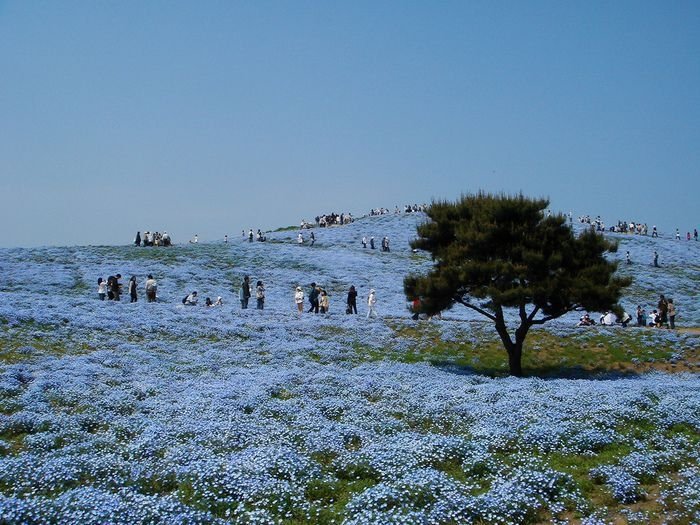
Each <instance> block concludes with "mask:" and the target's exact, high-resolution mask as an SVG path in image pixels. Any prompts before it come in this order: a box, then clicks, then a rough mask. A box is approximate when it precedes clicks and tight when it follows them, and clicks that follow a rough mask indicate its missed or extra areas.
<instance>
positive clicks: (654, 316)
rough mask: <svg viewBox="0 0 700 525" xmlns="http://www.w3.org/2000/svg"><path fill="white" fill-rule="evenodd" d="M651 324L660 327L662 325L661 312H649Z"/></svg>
mask: <svg viewBox="0 0 700 525" xmlns="http://www.w3.org/2000/svg"><path fill="white" fill-rule="evenodd" d="M649 326H653V327H656V328H659V327H660V326H661V317H659V312H657V311H656V310H652V312H651V313H650V314H649Z"/></svg>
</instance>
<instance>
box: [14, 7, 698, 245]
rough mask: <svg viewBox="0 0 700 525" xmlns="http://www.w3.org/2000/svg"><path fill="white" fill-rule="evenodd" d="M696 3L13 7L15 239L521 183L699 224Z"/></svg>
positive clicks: (243, 224) (616, 213) (560, 198)
mask: <svg viewBox="0 0 700 525" xmlns="http://www.w3.org/2000/svg"><path fill="white" fill-rule="evenodd" d="M698 28H700V2H697V1H690V2H684V1H674V2H662V1H658V2H643V1H633V2H624V1H617V2H588V1H586V2H559V1H549V2H539V1H533V2H520V1H512V2H497V1H484V2H465V1H457V2H428V1H425V2H411V1H396V2H382V1H376V0H372V1H366V2H365V1H352V2H344V3H337V2H328V1H322V2H321V1H319V2H303V1H293V2H287V1H280V2H274V1H265V0H262V1H251V2H234V1H221V2H215V1H207V2H173V1H168V2H165V1H163V2H157V1H148V2H142V1H134V2H126V1H120V2H93V1H87V0H86V1H84V2H71V1H65V2H64V1H62V2H38V1H37V2H33V1H10V2H7V1H2V0H0V72H1V73H0V76H1V78H0V219H1V221H2V234H1V235H0V245H2V246H32V245H45V244H55V245H70V244H96V243H100V244H124V243H127V242H130V241H131V239H132V238H133V236H134V235H135V233H136V231H137V230H141V231H143V230H151V231H154V230H159V231H162V230H167V231H169V232H171V233H172V235H173V237H174V239H175V241H176V242H177V241H183V240H186V239H187V238H189V237H191V236H193V235H194V234H195V233H197V234H199V237H200V239H202V240H214V239H219V238H222V237H223V235H224V234H225V233H228V234H229V235H230V236H236V235H240V231H241V230H242V229H244V228H245V229H246V230H247V229H248V228H254V229H257V228H263V229H270V228H274V227H278V226H284V225H290V224H298V222H299V221H300V220H301V219H302V218H306V219H308V220H310V219H312V218H313V216H314V215H316V214H318V213H321V212H330V211H337V212H341V211H346V212H347V211H351V212H353V213H365V212H367V211H368V210H369V209H370V208H372V207H379V206H384V207H389V208H391V209H393V207H394V206H395V205H403V204H406V203H413V202H429V201H430V200H431V198H433V197H436V198H448V199H453V198H457V197H458V196H459V195H460V193H462V192H473V191H477V190H479V189H484V190H488V191H506V192H508V193H515V192H518V191H523V192H524V193H525V194H528V195H532V196H548V197H550V199H551V201H552V208H553V209H555V210H562V211H568V210H572V211H573V212H574V214H575V215H580V214H584V213H590V214H594V215H596V214H601V215H602V216H603V218H604V219H606V220H607V221H609V222H611V221H616V220H617V219H618V218H619V219H626V220H640V221H646V222H648V223H649V224H650V226H651V224H657V225H658V226H659V227H660V228H662V229H665V230H666V231H668V230H670V229H675V228H676V227H679V228H680V229H681V230H682V231H686V230H688V229H691V230H692V228H693V227H700V220H699V217H698V211H697V210H698V207H697V198H698V194H699V193H700V192H699V190H700V58H699V57H700V30H699V29H698Z"/></svg>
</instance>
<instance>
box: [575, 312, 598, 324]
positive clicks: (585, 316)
mask: <svg viewBox="0 0 700 525" xmlns="http://www.w3.org/2000/svg"><path fill="white" fill-rule="evenodd" d="M594 324H595V321H594V320H593V319H591V316H590V315H588V314H583V315H582V316H581V319H579V322H578V324H577V325H576V326H593V325H594Z"/></svg>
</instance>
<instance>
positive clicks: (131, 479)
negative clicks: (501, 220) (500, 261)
mask: <svg viewBox="0 0 700 525" xmlns="http://www.w3.org/2000/svg"><path fill="white" fill-rule="evenodd" d="M416 220H421V219H420V218H419V217H415V218H411V219H405V218H396V217H393V216H391V217H381V218H378V219H377V220H373V219H368V220H364V221H358V222H357V223H354V224H352V225H349V226H347V227H345V226H344V227H342V228H329V229H328V230H327V231H325V232H323V234H324V235H323V236H321V235H319V238H318V240H317V243H316V246H314V249H315V251H314V256H313V258H311V259H310V258H309V257H308V253H307V252H308V251H304V250H299V247H298V246H296V243H295V242H294V241H295V240H294V239H293V238H291V237H290V238H289V239H287V237H286V236H288V235H290V234H288V233H285V232H279V233H274V234H271V235H270V236H269V237H268V239H269V241H270V242H268V243H256V244H254V245H253V246H248V244H245V245H243V246H239V245H234V244H233V243H231V244H229V245H228V246H222V245H206V244H201V245H200V246H198V247H196V249H195V248H192V247H189V246H188V247H175V249H173V250H171V251H167V252H166V251H162V250H161V251H159V252H156V251H150V252H149V251H143V250H141V251H139V250H137V249H135V248H133V247H85V248H50V249H33V250H4V251H2V255H3V256H4V257H2V258H0V261H2V262H0V265H2V270H3V275H4V276H6V280H7V283H8V285H7V286H6V287H3V290H2V292H0V296H1V297H0V298H1V299H2V300H1V301H0V336H2V337H3V341H4V342H7V343H8V344H7V345H5V346H10V347H11V349H12V351H13V352H14V353H13V354H12V360H9V361H8V362H4V363H3V364H0V434H1V435H2V440H1V441H0V451H1V452H0V521H3V520H4V521H5V522H9V523H21V522H28V523H32V522H33V523H44V522H55V523H76V522H80V523H144V522H151V523H155V522H157V523H279V522H280V520H297V521H303V520H304V519H307V518H306V517H307V516H310V517H313V518H314V519H316V516H320V515H321V514H323V513H328V512H332V513H335V514H334V515H335V516H336V519H337V520H338V522H340V521H341V520H343V519H345V520H346V521H347V523H368V524H370V523H371V524H374V523H411V524H415V523H478V522H481V523H521V522H522V521H524V520H527V519H530V517H532V516H535V515H538V513H545V514H546V515H548V516H549V515H551V516H552V519H553V520H557V519H560V518H558V516H559V515H561V516H563V517H562V518H561V519H564V517H565V516H566V513H567V512H569V511H571V510H578V511H579V512H581V513H583V515H586V514H589V513H590V509H589V508H587V507H586V506H585V504H583V503H581V498H582V496H581V494H580V493H579V492H578V490H577V488H576V486H575V484H573V483H572V481H571V479H570V478H569V477H568V476H567V475H566V474H565V473H562V472H559V471H557V470H556V469H554V468H552V467H550V466H548V465H546V464H545V463H543V462H542V460H540V459H537V458H540V457H546V456H547V454H551V453H560V454H582V455H589V456H595V455H596V454H598V453H599V452H600V451H601V450H604V449H605V448H606V447H607V446H608V445H612V444H621V445H624V448H625V449H629V450H630V452H629V453H628V454H625V455H621V456H619V457H616V458H614V460H612V461H611V463H610V464H609V465H604V466H603V467H601V470H600V472H596V474H595V476H597V477H596V479H598V480H599V481H600V482H601V483H605V484H609V485H610V487H611V492H612V493H613V494H615V495H616V497H619V499H620V500H621V501H623V500H624V501H627V500H628V499H631V498H634V497H638V496H639V495H640V494H642V491H643V489H644V484H645V483H646V482H647V481H649V480H655V482H658V483H660V484H661V485H662V487H663V490H664V491H665V492H664V502H665V503H664V504H665V505H666V507H665V508H666V509H667V513H668V515H669V516H671V513H677V514H678V516H681V518H679V520H680V521H682V520H683V519H685V520H686V521H688V522H692V521H693V518H692V517H689V516H693V514H692V512H695V511H693V510H692V509H693V508H695V509H697V505H695V503H693V501H695V500H694V499H693V498H694V493H693V492H692V491H693V490H694V489H693V487H694V486H695V484H696V480H695V478H696V477H697V473H693V472H694V471H692V470H689V471H687V472H685V473H684V474H683V476H681V478H679V479H673V478H668V479H666V478H664V475H665V472H668V471H673V470H674V469H677V468H680V467H681V466H682V465H684V464H694V463H697V461H698V454H697V452H696V451H694V446H693V442H692V440H690V439H687V438H683V432H681V433H680V434H678V432H676V429H679V428H680V429H686V430H691V431H692V429H695V430H697V429H698V428H700V421H699V420H698V417H700V416H699V415H698V414H700V411H699V410H698V408H699V407H700V381H698V379H697V377H696V376H695V375H676V376H668V375H663V374H650V375H646V376H641V377H638V378H627V379H617V380H565V379H556V380H542V379H518V380H516V379H511V378H506V379H493V378H489V377H484V376H479V375H475V374H465V373H464V371H463V370H461V369H459V368H458V367H454V366H453V367H450V366H441V367H438V366H432V365H430V364H428V363H398V362H394V361H392V360H391V356H389V355H388V354H389V353H390V352H393V353H394V355H396V353H397V352H399V353H400V352H411V353H413V352H414V351H415V348H414V346H413V345H414V340H411V339H410V338H402V337H400V336H397V333H400V331H401V330H406V329H410V328H411V327H413V326H415V322H414V321H412V320H411V319H410V318H409V314H408V312H407V311H406V308H405V297H404V296H403V286H402V282H401V278H402V277H403V275H404V274H405V273H407V272H408V271H422V270H424V269H426V268H428V267H429V266H430V264H431V262H430V261H429V259H428V258H427V257H425V255H424V254H420V253H419V254H414V253H412V252H411V251H410V249H409V248H408V240H409V239H410V238H412V237H413V235H414V232H415V230H414V229H413V228H414V226H415V222H413V223H411V222H410V221H416ZM367 230H369V232H375V233H376V232H379V231H380V230H382V231H381V232H380V233H378V234H375V237H378V236H379V237H383V236H384V235H388V236H389V237H390V238H391V239H392V252H391V254H381V253H380V252H378V251H375V252H374V253H369V251H368V250H367V251H363V250H362V248H361V246H360V245H359V241H358V240H357V239H360V238H361V237H362V233H363V232H366V231H367ZM369 232H368V233H369ZM288 241H289V242H288ZM640 242H641V241H640ZM402 246H403V247H404V248H403V249H402ZM316 248H318V249H317V250H316ZM639 249H640V250H641V249H642V248H641V247H640V248H639ZM683 257H685V255H683ZM358 268H362V271H361V272H360V271H358ZM116 271H120V272H121V273H122V275H130V274H132V273H133V274H137V275H140V274H142V273H143V274H146V273H153V274H154V275H156V276H157V278H158V282H159V291H158V293H159V298H160V299H161V301H160V302H157V303H151V304H147V303H144V302H139V303H136V304H133V305H132V304H128V303H123V304H115V303H113V302H111V303H110V302H109V301H105V302H101V301H99V300H98V299H97V298H96V297H95V294H96V290H94V289H93V288H96V286H93V284H92V283H93V281H95V282H96V277H98V276H102V277H106V276H108V275H111V274H113V273H115V272H116ZM239 274H240V275H239ZM243 274H248V275H251V276H252V277H253V278H254V279H258V278H260V279H263V280H264V282H265V283H266V302H265V310H263V311H255V310H249V311H241V310H240V309H239V308H238V307H237V305H238V300H237V295H236V293H237V292H236V291H235V289H234V288H235V287H236V286H237V285H238V283H239V280H240V278H241V276H242V275H243ZM668 279H669V280H668V282H666V281H662V283H664V285H668V286H672V285H673V282H674V281H672V280H671V277H668ZM312 281H315V282H317V283H322V284H323V286H324V288H325V289H326V290H327V291H328V293H329V295H330V297H331V309H330V314H329V315H328V316H324V317H322V316H316V315H314V314H304V315H303V316H299V315H298V314H297V313H296V309H295V307H294V305H293V295H292V292H293V290H294V288H295V287H296V286H297V284H301V285H302V286H307V285H308V284H309V283H310V282H312ZM350 284H354V285H355V286H356V287H357V288H358V290H359V292H360V295H361V294H362V293H363V292H364V291H368V290H369V288H370V287H372V288H375V289H376V290H377V298H378V303H377V311H378V313H379V314H380V319H378V320H370V321H367V320H366V319H364V317H363V316H362V315H358V316H354V315H345V314H344V313H343V310H342V305H343V304H344V294H345V293H346V292H347V288H348V287H349V285H350ZM192 289H197V290H198V291H200V294H202V296H206V294H209V295H210V296H222V297H223V301H224V306H223V307H218V308H209V309H206V308H204V307H202V308H185V307H182V305H181V303H180V302H179V301H180V299H181V296H182V295H184V293H187V292H188V291H191V290H192ZM642 291H643V290H641V288H639V289H637V292H638V293H640V294H641V293H642ZM637 292H635V293H637ZM691 292H692V291H691V290H686V289H684V288H681V289H680V291H679V294H678V295H677V296H676V299H677V302H678V303H679V305H680V304H683V310H682V312H683V314H684V315H687V316H688V319H697V320H700V311H698V312H696V311H695V310H694V309H695V308H696V307H695V306H691V305H690V304H688V307H687V308H686V306H685V303H690V298H691V297H692V295H691ZM645 293H646V292H645ZM692 293H694V292H692ZM358 304H359V306H360V313H362V303H361V302H360V301H358ZM334 305H336V306H334ZM693 316H695V317H693ZM473 319H474V316H472V315H471V314H469V313H468V312H463V311H461V310H459V311H458V310H454V311H449V312H446V313H445V315H444V316H443V320H442V321H440V322H432V321H431V323H432V324H431V325H430V326H431V330H432V329H434V330H435V334H436V335H435V337H438V338H440V339H442V340H444V341H460V340H463V338H468V339H469V340H470V341H472V343H473V344H477V345H478V344H479V341H480V337H481V336H480V335H479V334H480V330H481V328H480V325H479V324H478V323H473V322H472V321H473ZM421 322H422V321H421ZM573 324H574V323H573V322H571V319H563V320H561V321H560V322H558V323H553V325H552V327H551V329H550V328H547V330H549V333H551V334H554V335H555V336H561V337H570V336H571V335H573V334H576V333H578V332H577V331H576V330H575V329H574V328H573V326H572V325H573ZM397 327H398V328H397ZM647 332H648V335H647V334H645V337H648V338H649V339H648V340H649V344H650V345H651V344H657V343H658V344H667V345H674V346H675V345H677V347H678V348H679V351H680V352H686V351H687V350H688V349H689V348H691V347H694V346H695V343H694V341H695V340H694V339H692V336H687V335H682V334H675V333H671V331H663V330H657V331H647ZM611 333H612V332H611ZM12 361H14V362H12ZM637 424H641V425H642V426H643V427H644V428H645V429H654V430H649V431H645V434H644V435H639V434H638V433H633V432H629V431H628V430H627V428H629V427H632V428H634V426H635V425H637ZM684 462H685V463H684ZM317 482H318V483H321V482H322V483H325V484H327V486H329V487H334V486H336V485H335V484H344V485H347V486H355V487H358V488H357V489H355V490H354V492H352V493H351V494H348V495H347V498H348V503H347V505H346V507H345V508H340V507H339V506H338V504H337V502H336V501H332V502H331V501H330V500H328V499H324V497H325V496H323V497H322V496H318V497H317V498H316V499H313V498H311V497H310V496H309V487H310V486H313V484H314V483H317ZM696 492H697V491H696ZM682 498H686V500H687V501H688V502H689V503H688V506H687V507H686V508H681V507H680V504H678V503H677V502H679V501H681V500H682ZM693 505H695V506H694V507H693ZM689 509H690V510H689ZM674 515H675V514H674ZM324 519H325V518H324ZM594 519H596V518H589V523H602V521H598V522H596V521H591V520H594ZM310 520H311V518H308V519H307V521H310ZM319 521H320V519H319ZM695 521H697V519H695Z"/></svg>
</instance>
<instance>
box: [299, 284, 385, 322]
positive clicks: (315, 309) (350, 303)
mask: <svg viewBox="0 0 700 525" xmlns="http://www.w3.org/2000/svg"><path fill="white" fill-rule="evenodd" d="M310 287H311V288H310V290H309V297H308V299H309V309H308V310H307V313H315V314H318V313H322V314H327V313H329V311H330V296H329V295H328V292H327V291H326V290H325V289H324V288H322V287H321V286H320V285H318V284H316V283H315V282H313V283H311V284H310ZM294 302H295V304H296V306H297V311H298V313H299V314H300V315H301V314H302V313H303V312H304V290H303V289H302V287H301V286H297V287H296V290H295V292H294ZM376 304H377V293H376V291H375V290H374V288H371V289H370V291H369V295H368V296H367V319H369V318H370V317H377V311H376V308H375V305H376ZM345 313H346V314H355V315H356V314H357V289H356V288H355V286H354V285H353V286H350V288H349V289H348V295H347V299H346V301H345Z"/></svg>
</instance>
